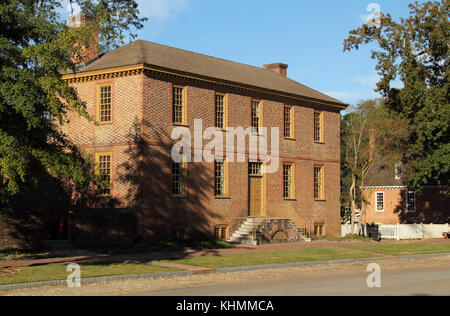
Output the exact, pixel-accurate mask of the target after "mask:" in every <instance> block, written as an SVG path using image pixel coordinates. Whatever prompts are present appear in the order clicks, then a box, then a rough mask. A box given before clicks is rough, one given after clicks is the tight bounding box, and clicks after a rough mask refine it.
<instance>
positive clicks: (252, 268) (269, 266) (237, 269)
mask: <svg viewBox="0 0 450 316" xmlns="http://www.w3.org/2000/svg"><path fill="white" fill-rule="evenodd" d="M379 260H386V258H385V257H376V258H356V259H342V260H327V261H311V262H294V263H282V264H267V265H260V266H247V267H233V268H218V269H217V270H216V271H217V273H229V272H241V271H256V270H270V269H284V268H296V267H310V266H316V265H326V264H340V263H355V262H365V261H379Z"/></svg>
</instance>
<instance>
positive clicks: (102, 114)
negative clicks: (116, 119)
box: [97, 85, 112, 124]
mask: <svg viewBox="0 0 450 316" xmlns="http://www.w3.org/2000/svg"><path fill="white" fill-rule="evenodd" d="M97 112H98V113H97V115H98V119H99V122H100V123H103V124H107V123H111V122H112V97H111V86H110V85H108V86H100V87H99V101H98V110H97Z"/></svg>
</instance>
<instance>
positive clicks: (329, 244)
mask: <svg viewBox="0 0 450 316" xmlns="http://www.w3.org/2000/svg"><path fill="white" fill-rule="evenodd" d="M447 242H449V241H448V240H445V239H433V240H417V241H401V242H399V241H382V242H380V243H375V242H365V241H355V242H337V241H314V242H311V243H305V242H299V243H286V244H269V245H261V246H251V245H237V246H236V247H235V248H229V249H209V250H192V249H186V250H184V251H168V252H153V253H146V254H128V255H102V254H92V255H86V256H76V257H60V258H47V259H36V260H9V261H0V268H11V267H26V266H37V265H48V264H69V263H78V264H112V263H141V264H142V263H146V264H154V261H159V260H172V259H183V258H192V257H198V256H211V255H214V256H220V255H233V254H243V253H259V252H273V251H285V250H296V249H304V248H336V249H339V248H341V247H343V246H360V245H361V246H362V245H383V244H411V243H419V244H436V243H447ZM366 252H367V251H366ZM378 255H383V254H378ZM384 256H386V257H392V256H388V255H384ZM158 265H160V263H158ZM191 268H192V267H191Z"/></svg>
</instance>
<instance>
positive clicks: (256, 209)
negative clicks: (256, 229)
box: [248, 163, 265, 217]
mask: <svg viewBox="0 0 450 316" xmlns="http://www.w3.org/2000/svg"><path fill="white" fill-rule="evenodd" d="M261 168H262V164H261V163H250V167H249V181H248V183H249V190H248V191H249V213H250V214H249V215H250V216H252V217H264V216H265V214H264V176H263V174H262V169H261Z"/></svg>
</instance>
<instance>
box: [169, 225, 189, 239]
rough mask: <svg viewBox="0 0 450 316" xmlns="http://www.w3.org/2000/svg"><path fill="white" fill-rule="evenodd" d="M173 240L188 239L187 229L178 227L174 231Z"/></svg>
mask: <svg viewBox="0 0 450 316" xmlns="http://www.w3.org/2000/svg"><path fill="white" fill-rule="evenodd" d="M172 238H173V239H174V240H184V239H186V228H184V227H177V228H175V229H174V230H173V231H172Z"/></svg>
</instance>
